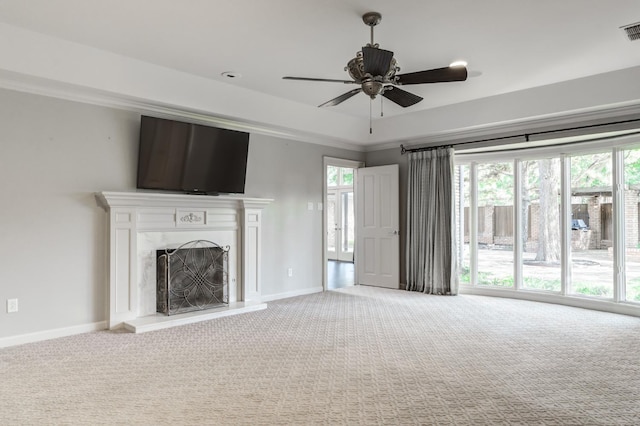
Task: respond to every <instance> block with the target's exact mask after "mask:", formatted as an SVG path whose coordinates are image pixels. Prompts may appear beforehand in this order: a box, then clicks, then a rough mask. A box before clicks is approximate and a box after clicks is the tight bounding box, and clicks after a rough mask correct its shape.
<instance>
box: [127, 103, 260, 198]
mask: <svg viewBox="0 0 640 426" xmlns="http://www.w3.org/2000/svg"><path fill="white" fill-rule="evenodd" d="M248 152H249V133H245V132H238V131H235V130H226V129H219V128H216V127H210V126H203V125H200V124H191V123H184V122H181V121H174V120H166V119H162V118H154V117H148V116H144V115H143V116H142V118H141V122H140V146H139V151H138V184H137V187H138V188H141V189H161V190H166V191H181V192H187V193H198V194H227V193H236V194H242V193H244V184H245V178H246V173H247V154H248Z"/></svg>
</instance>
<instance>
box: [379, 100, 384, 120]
mask: <svg viewBox="0 0 640 426" xmlns="http://www.w3.org/2000/svg"><path fill="white" fill-rule="evenodd" d="M380 117H384V102H382V96H380Z"/></svg>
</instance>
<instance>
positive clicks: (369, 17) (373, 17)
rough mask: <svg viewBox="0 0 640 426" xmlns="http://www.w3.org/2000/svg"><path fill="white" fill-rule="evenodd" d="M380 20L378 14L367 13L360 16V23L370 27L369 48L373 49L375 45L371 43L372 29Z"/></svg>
mask: <svg viewBox="0 0 640 426" xmlns="http://www.w3.org/2000/svg"><path fill="white" fill-rule="evenodd" d="M381 20H382V15H381V14H379V13H378V12H367V13H365V14H364V15H362V21H363V22H364V23H365V24H366V25H368V26H369V27H371V47H375V44H374V43H373V27H375V26H376V25H378V24H379V23H380V21H381Z"/></svg>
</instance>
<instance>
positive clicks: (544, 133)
mask: <svg viewBox="0 0 640 426" xmlns="http://www.w3.org/2000/svg"><path fill="white" fill-rule="evenodd" d="M637 122H640V118H633V119H630V120H622V121H613V122H608V123H600V124H588V125H586V126H577V127H567V128H564V129H556V130H542V131H539V132H529V133H522V134H519V135H511V136H500V137H495V138H487V139H478V140H473V141H467V142H460V143H456V144H447V145H436V146H424V147H420V148H411V149H407V148H405V147H404V145H400V154H401V155H404V154H406V153H407V152H420V151H428V150H431V149H437V148H455V147H457V146H462V145H467V144H471V143H482V142H495V141H500V140H504V139H512V138H518V137H521V138H524V139H525V141H526V142H529V138H530V137H531V136H539V135H546V134H549V133H558V132H570V131H573V130H583V129H593V128H598V127H604V126H613V125H618V124H627V123H637Z"/></svg>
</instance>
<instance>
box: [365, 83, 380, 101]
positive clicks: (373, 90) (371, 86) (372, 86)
mask: <svg viewBox="0 0 640 426" xmlns="http://www.w3.org/2000/svg"><path fill="white" fill-rule="evenodd" d="M382 88H383V85H382V83H380V82H379V81H373V80H371V81H365V82H364V83H362V91H363V92H364V93H366V94H367V95H369V96H370V97H371V99H373V98H375V97H376V95H379V94H380V93H382Z"/></svg>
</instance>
